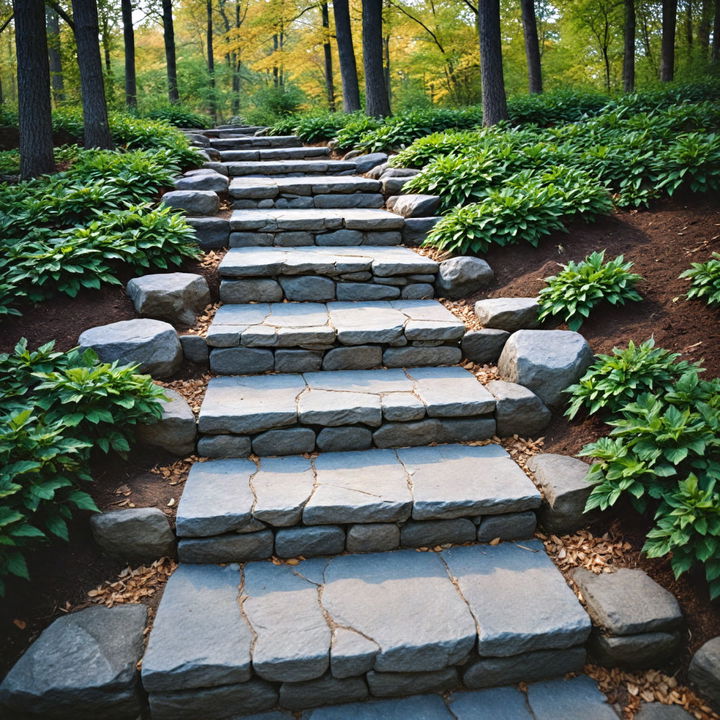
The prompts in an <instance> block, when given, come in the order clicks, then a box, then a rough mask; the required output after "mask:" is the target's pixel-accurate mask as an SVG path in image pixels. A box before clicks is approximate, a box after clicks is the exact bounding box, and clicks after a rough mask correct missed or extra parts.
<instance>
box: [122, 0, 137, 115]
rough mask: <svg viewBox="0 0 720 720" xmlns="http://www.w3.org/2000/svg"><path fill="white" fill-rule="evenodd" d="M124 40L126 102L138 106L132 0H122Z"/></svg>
mask: <svg viewBox="0 0 720 720" xmlns="http://www.w3.org/2000/svg"><path fill="white" fill-rule="evenodd" d="M122 22H123V41H124V43H125V104H126V105H127V106H128V107H129V108H132V109H135V108H136V107H137V79H136V75H135V30H134V28H133V18H132V0H122Z"/></svg>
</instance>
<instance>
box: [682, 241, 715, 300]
mask: <svg viewBox="0 0 720 720" xmlns="http://www.w3.org/2000/svg"><path fill="white" fill-rule="evenodd" d="M680 277H681V278H689V279H690V280H691V281H692V282H691V286H690V290H688V294H687V296H688V298H690V299H693V298H699V299H701V300H704V301H705V302H706V303H707V304H708V305H720V253H713V254H712V258H711V259H710V260H706V261H705V262H703V263H692V265H691V266H690V268H689V269H688V270H685V272H683V273H681V274H680Z"/></svg>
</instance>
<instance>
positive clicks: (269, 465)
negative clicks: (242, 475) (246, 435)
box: [251, 457, 315, 527]
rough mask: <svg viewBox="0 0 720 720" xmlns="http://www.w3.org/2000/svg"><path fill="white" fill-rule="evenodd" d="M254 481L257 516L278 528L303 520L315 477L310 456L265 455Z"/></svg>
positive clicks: (254, 509)
mask: <svg viewBox="0 0 720 720" xmlns="http://www.w3.org/2000/svg"><path fill="white" fill-rule="evenodd" d="M251 482H252V488H253V491H254V493H255V506H254V508H253V515H254V517H255V518H256V519H258V520H261V521H262V522H266V523H269V524H270V525H273V526H274V527H288V526H291V525H296V524H297V523H298V522H300V518H301V516H302V508H303V506H304V505H305V503H306V502H307V500H308V498H309V497H310V494H311V493H312V489H313V484H314V482H315V476H314V473H313V470H312V467H311V465H310V461H309V460H308V459H307V458H304V457H286V458H262V459H260V461H259V463H258V469H257V472H256V473H255V475H254V476H253V477H252V481H251Z"/></svg>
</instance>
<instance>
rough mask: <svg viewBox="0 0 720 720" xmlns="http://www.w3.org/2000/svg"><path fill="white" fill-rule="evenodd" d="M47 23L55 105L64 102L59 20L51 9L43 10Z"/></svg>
mask: <svg viewBox="0 0 720 720" xmlns="http://www.w3.org/2000/svg"><path fill="white" fill-rule="evenodd" d="M45 20H46V22H47V42H48V59H49V61H50V83H51V85H52V94H53V100H54V101H55V105H59V104H60V103H62V102H64V101H65V81H64V78H63V69H62V55H61V53H60V19H59V18H58V14H57V13H56V12H55V10H53V8H50V7H49V8H47V9H46V10H45Z"/></svg>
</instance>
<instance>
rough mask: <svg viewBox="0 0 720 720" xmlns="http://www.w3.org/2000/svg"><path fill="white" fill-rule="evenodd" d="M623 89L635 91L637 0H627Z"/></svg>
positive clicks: (627, 91) (629, 91)
mask: <svg viewBox="0 0 720 720" xmlns="http://www.w3.org/2000/svg"><path fill="white" fill-rule="evenodd" d="M623 40H624V43H625V47H624V50H623V90H625V92H626V93H631V92H635V0H625V28H624V32H623Z"/></svg>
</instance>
